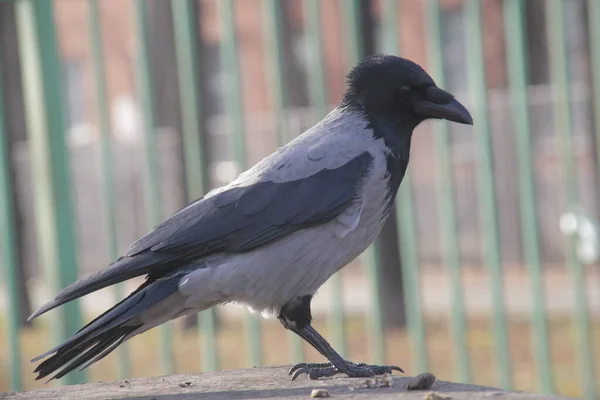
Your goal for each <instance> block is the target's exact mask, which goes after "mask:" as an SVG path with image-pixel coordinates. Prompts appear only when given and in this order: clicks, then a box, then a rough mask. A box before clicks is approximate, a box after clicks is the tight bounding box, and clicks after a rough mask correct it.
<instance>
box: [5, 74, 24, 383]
mask: <svg viewBox="0 0 600 400" xmlns="http://www.w3.org/2000/svg"><path fill="white" fill-rule="evenodd" d="M0 65H2V63H0ZM1 76H2V71H1V70H0V77H1ZM1 83H2V80H1V79H0V226H1V227H2V230H0V254H2V264H3V265H4V274H5V275H4V279H5V289H6V298H7V302H6V304H7V308H8V312H7V318H8V321H6V326H7V328H8V329H7V331H8V332H7V333H8V353H9V365H10V366H9V369H10V372H9V375H10V388H11V390H14V391H19V390H21V388H22V385H21V343H20V340H19V329H20V326H19V319H20V304H19V303H20V302H19V299H20V297H19V294H18V293H17V290H18V286H17V268H19V265H17V254H16V251H17V243H16V238H15V235H16V234H17V230H16V221H15V217H14V215H13V212H12V210H14V208H13V202H12V201H13V196H12V193H13V191H14V190H15V187H14V185H13V182H12V177H11V172H10V171H11V163H12V157H11V156H12V151H11V150H12V149H11V146H10V143H11V141H10V138H9V134H8V132H7V131H6V128H5V125H4V101H3V87H2V85H1Z"/></svg>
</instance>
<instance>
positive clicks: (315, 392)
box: [310, 389, 329, 399]
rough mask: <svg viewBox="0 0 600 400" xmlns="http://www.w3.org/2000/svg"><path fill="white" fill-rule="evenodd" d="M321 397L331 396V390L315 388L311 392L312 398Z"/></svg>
mask: <svg viewBox="0 0 600 400" xmlns="http://www.w3.org/2000/svg"><path fill="white" fill-rule="evenodd" d="M321 397H329V392H328V391H327V389H313V391H312V392H310V398H311V399H316V398H321Z"/></svg>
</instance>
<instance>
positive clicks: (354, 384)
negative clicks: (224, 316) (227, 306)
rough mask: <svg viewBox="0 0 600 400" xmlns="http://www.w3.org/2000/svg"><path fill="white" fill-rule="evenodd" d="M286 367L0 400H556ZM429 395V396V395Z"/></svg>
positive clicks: (102, 384)
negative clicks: (321, 399)
mask: <svg viewBox="0 0 600 400" xmlns="http://www.w3.org/2000/svg"><path fill="white" fill-rule="evenodd" d="M288 369H289V367H272V368H253V369H240V370H233V371H223V372H210V373H203V374H196V375H172V376H165V377H155V378H144V379H130V380H121V381H115V382H98V383H89V384H82V385H73V386H63V387H57V388H51V387H50V388H48V389H40V390H32V391H27V392H20V393H0V399H2V400H34V399H35V400H51V399H52V400H55V399H61V400H81V399H83V400H109V399H135V400H194V399H222V400H225V399H270V400H277V399H285V400H290V399H310V398H311V397H310V396H311V392H312V391H313V389H326V390H327V391H328V393H329V395H330V398H332V399H371V398H377V399H403V400H405V399H407V400H408V399H411V400H412V399H414V400H417V399H418V400H424V399H425V398H429V399H438V398H440V399H441V398H449V399H451V400H468V399H489V400H506V399H513V400H519V399H523V400H525V399H527V400H534V399H535V400H541V399H548V400H559V399H567V398H566V397H560V396H547V395H540V394H531V393H516V392H505V391H502V390H499V389H493V388H486V387H482V386H474V385H465V384H459V383H451V382H444V381H435V382H434V383H433V385H432V387H431V388H430V389H428V390H423V391H406V385H407V384H408V383H409V382H410V379H411V377H405V376H402V375H394V377H393V381H392V382H391V383H392V386H391V387H370V388H369V387H366V386H367V385H366V384H365V379H359V378H353V379H350V378H343V377H341V376H340V377H334V378H330V379H327V380H320V381H311V380H309V379H308V378H307V377H306V376H301V377H299V378H298V379H297V380H296V381H293V382H292V380H291V379H290V377H289V376H288V375H287V371H288ZM431 393H433V394H431Z"/></svg>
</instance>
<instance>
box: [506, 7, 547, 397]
mask: <svg viewBox="0 0 600 400" xmlns="http://www.w3.org/2000/svg"><path fill="white" fill-rule="evenodd" d="M523 6H524V3H523V1H522V0H515V1H507V2H505V3H504V22H505V29H504V31H505V34H506V46H507V49H506V56H507V62H508V78H509V89H510V95H511V100H512V112H513V121H514V134H515V141H516V143H517V148H516V151H517V159H518V164H519V166H518V168H519V176H518V180H519V202H520V207H521V224H522V227H521V230H522V232H523V252H524V254H523V258H524V260H525V264H526V266H527V270H528V272H529V279H530V282H531V302H532V307H533V313H532V314H533V329H532V335H531V342H532V343H533V344H534V351H535V359H536V362H537V368H538V381H539V385H540V389H541V390H542V391H543V392H545V393H552V391H553V383H552V371H551V369H550V366H551V364H550V352H549V344H548V327H547V318H546V307H545V291H544V281H543V271H542V262H541V257H540V243H539V233H538V229H539V228H538V218H537V199H536V194H535V181H534V172H533V162H532V152H531V124H530V120H529V96H528V93H527V90H528V87H527V84H528V82H527V75H526V73H527V63H528V61H527V51H526V48H525V45H526V42H525V35H524V9H523Z"/></svg>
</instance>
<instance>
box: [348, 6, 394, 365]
mask: <svg viewBox="0 0 600 400" xmlns="http://www.w3.org/2000/svg"><path fill="white" fill-rule="evenodd" d="M360 3H361V2H360V0H346V1H345V2H343V9H342V13H343V14H342V15H343V16H344V23H345V32H346V34H347V37H348V40H347V43H348V47H347V49H346V51H347V56H346V68H347V69H350V68H353V67H354V66H355V65H356V64H358V62H359V61H360V60H361V59H362V58H363V57H364V54H365V49H364V46H363V35H364V32H363V30H362V25H361V21H360V15H361V14H360V13H361V7H360ZM378 246H379V243H378V240H376V241H375V243H373V245H372V246H370V247H369V248H368V249H367V251H366V252H365V253H364V257H363V260H364V263H365V264H366V266H367V274H368V276H369V282H370V283H371V310H370V311H369V313H368V316H369V320H370V323H369V328H370V332H369V333H370V334H369V339H370V340H369V344H370V352H371V358H372V360H373V362H374V363H377V364H382V363H384V362H385V333H384V331H383V316H382V308H381V304H380V302H381V300H380V296H379V293H380V287H381V282H380V281H379V270H380V269H381V265H380V264H379V258H378V257H377V248H378Z"/></svg>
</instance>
